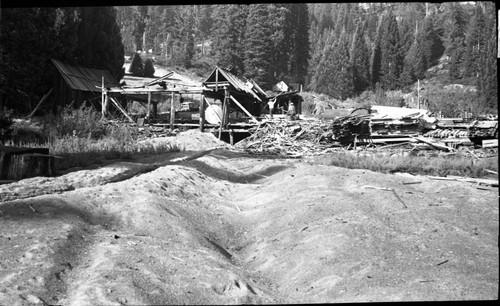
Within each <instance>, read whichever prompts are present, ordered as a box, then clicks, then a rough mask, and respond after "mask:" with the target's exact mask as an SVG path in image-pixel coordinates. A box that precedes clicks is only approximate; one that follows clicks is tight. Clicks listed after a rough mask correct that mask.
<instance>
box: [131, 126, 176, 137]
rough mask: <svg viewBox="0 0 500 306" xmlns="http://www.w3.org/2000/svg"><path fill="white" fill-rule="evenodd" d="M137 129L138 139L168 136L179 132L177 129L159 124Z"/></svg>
mask: <svg viewBox="0 0 500 306" xmlns="http://www.w3.org/2000/svg"><path fill="white" fill-rule="evenodd" d="M138 131H139V139H142V138H151V137H153V138H154V137H168V136H176V135H177V134H179V129H173V130H172V129H170V128H167V127H159V126H144V127H140V128H138Z"/></svg>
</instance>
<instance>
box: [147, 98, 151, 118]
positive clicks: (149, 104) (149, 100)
mask: <svg viewBox="0 0 500 306" xmlns="http://www.w3.org/2000/svg"><path fill="white" fill-rule="evenodd" d="M146 118H148V123H150V122H151V92H150V91H148V109H147V110H146Z"/></svg>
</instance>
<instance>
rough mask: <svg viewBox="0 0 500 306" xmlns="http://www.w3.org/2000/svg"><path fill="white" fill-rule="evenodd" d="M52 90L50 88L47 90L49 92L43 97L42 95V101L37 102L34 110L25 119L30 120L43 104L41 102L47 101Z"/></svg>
mask: <svg viewBox="0 0 500 306" xmlns="http://www.w3.org/2000/svg"><path fill="white" fill-rule="evenodd" d="M53 90H54V88H51V89H50V90H49V92H47V93H46V94H45V95H43V97H42V99H41V100H40V102H38V104H37V105H36V107H35V109H34V110H33V111H32V112H31V114H29V115H28V116H26V117H25V119H26V118H31V116H33V115H34V114H35V112H36V110H37V109H38V108H39V107H40V105H41V104H42V103H43V101H45V100H47V98H48V97H49V95H50V94H51V93H52V91H53Z"/></svg>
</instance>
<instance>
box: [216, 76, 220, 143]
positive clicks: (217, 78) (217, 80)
mask: <svg viewBox="0 0 500 306" xmlns="http://www.w3.org/2000/svg"><path fill="white" fill-rule="evenodd" d="M218 82H219V68H217V69H216V70H215V91H219V87H218V84H217V83H218ZM219 138H220V137H219Z"/></svg>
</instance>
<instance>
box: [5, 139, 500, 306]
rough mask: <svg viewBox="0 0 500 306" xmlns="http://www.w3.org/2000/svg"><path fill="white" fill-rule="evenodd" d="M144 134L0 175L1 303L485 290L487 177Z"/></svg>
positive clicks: (410, 295) (489, 282) (492, 220)
mask: <svg viewBox="0 0 500 306" xmlns="http://www.w3.org/2000/svg"><path fill="white" fill-rule="evenodd" d="M150 141H175V142H176V143H177V144H179V145H180V144H183V145H184V147H185V149H186V151H182V152H177V153H171V154H164V155H158V156H149V157H141V158H135V159H133V160H128V161H116V162H113V163H111V164H108V165H104V166H100V167H97V168H89V169H79V170H74V171H70V172H68V173H66V174H63V175H61V176H58V177H54V178H40V177H39V178H31V179H25V180H22V181H19V182H16V183H12V184H8V185H0V200H1V202H0V304H1V305H32V304H41V305H43V304H62V305H154V304H242V303H265V304H268V303H325V302H369V301H372V302H373V301H375V302H385V301H450V300H495V299H498V262H499V258H498V224H499V223H498V189H495V188H489V187H484V186H478V185H474V184H471V183H464V182H455V181H436V180H431V179H429V178H426V177H420V176H412V175H409V174H392V175H388V174H380V173H375V172H371V171H366V170H348V169H342V168H338V167H331V166H323V165H314V164H311V163H308V162H307V161H304V160H297V159H276V158H264V157H250V156H246V155H244V154H242V153H239V152H236V151H233V150H231V148H229V147H228V146H227V145H225V144H224V143H220V142H218V140H217V139H215V138H214V137H213V135H211V134H199V133H198V134H197V133H196V132H189V133H187V135H185V134H182V135H181V136H180V137H176V138H165V139H155V140H150ZM409 183H413V184H409ZM377 188H391V189H393V190H394V191H391V190H384V189H377Z"/></svg>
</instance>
